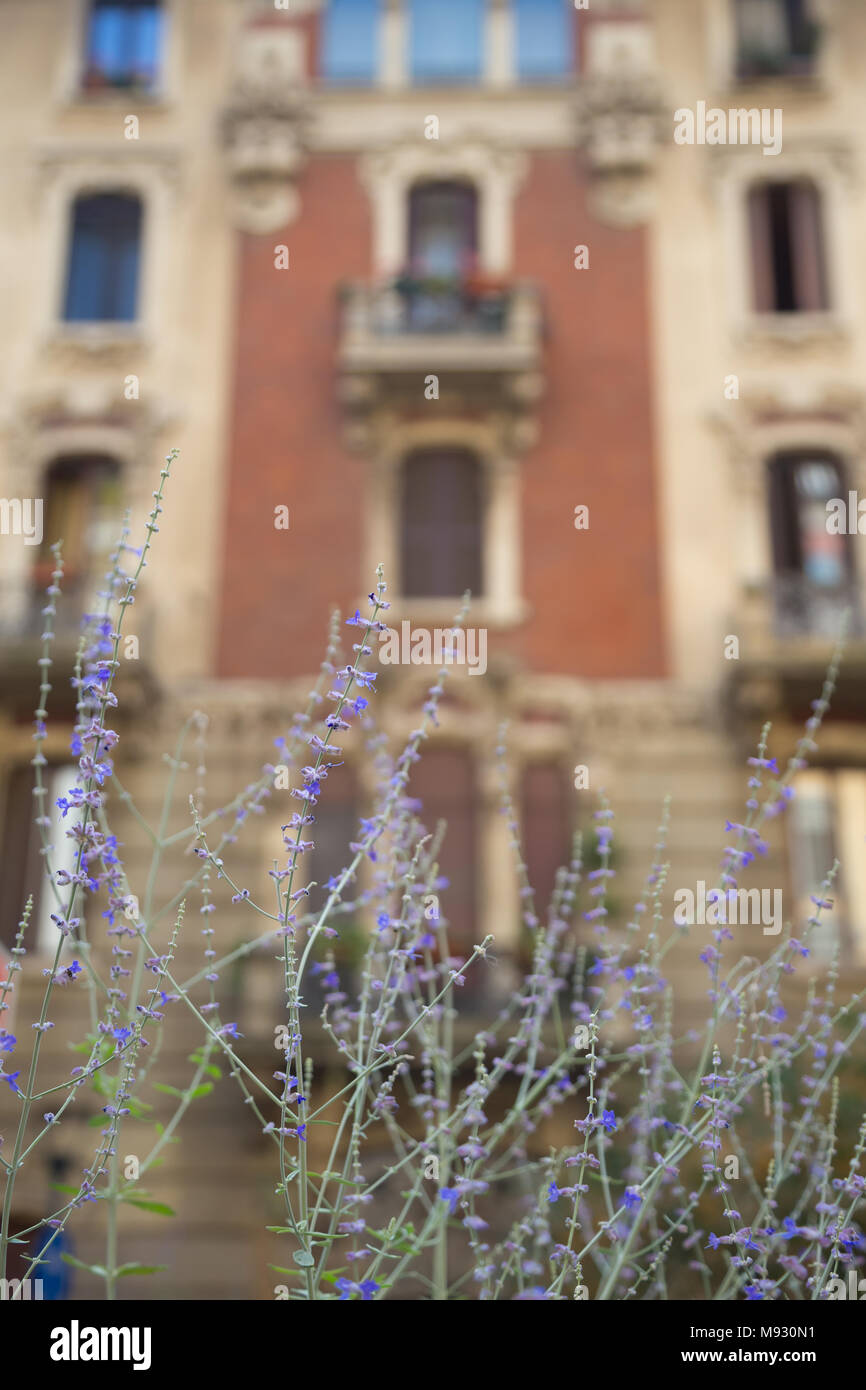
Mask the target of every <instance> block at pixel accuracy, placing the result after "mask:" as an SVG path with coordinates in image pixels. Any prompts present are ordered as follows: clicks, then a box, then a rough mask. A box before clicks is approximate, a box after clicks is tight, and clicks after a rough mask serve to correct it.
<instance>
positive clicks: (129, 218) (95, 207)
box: [63, 193, 141, 323]
mask: <svg viewBox="0 0 866 1390" xmlns="http://www.w3.org/2000/svg"><path fill="white" fill-rule="evenodd" d="M140 253H141V204H140V202H139V201H138V199H137V198H132V197H128V196H126V195H124V194H113V193H101V194H96V195H94V196H93V197H85V198H79V199H78V200H77V201H76V204H75V207H74V209H73V215H72V234H71V239H70V246H69V264H68V270H67V279H66V298H65V303H64V310H63V317H64V319H65V320H66V322H67V323H132V322H134V321H135V318H136V315H137V312H138V281H139V262H140V259H141V255H140Z"/></svg>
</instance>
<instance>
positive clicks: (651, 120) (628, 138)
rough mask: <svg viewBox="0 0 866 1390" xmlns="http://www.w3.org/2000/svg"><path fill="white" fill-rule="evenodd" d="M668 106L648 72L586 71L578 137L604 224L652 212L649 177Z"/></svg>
mask: <svg viewBox="0 0 866 1390" xmlns="http://www.w3.org/2000/svg"><path fill="white" fill-rule="evenodd" d="M663 117H664V107H663V104H662V102H661V99H660V96H659V93H658V88H657V85H656V83H655V81H654V79H653V78H652V77H651V76H650V75H649V74H644V73H636V72H624V73H623V74H622V75H614V74H610V73H604V74H597V75H595V76H593V75H587V76H586V77H584V78H583V79H582V80H581V82H580V85H579V89H578V100H577V138H578V143H579V144H580V145H581V146H582V147H583V148H584V149H585V150H586V155H587V161H588V165H589V171H590V175H591V180H592V182H591V198H592V202H593V206H594V211H595V213H596V215H597V216H598V217H599V219H600V220H601V221H603V222H608V223H612V224H613V225H614V226H634V225H636V224H638V223H640V222H643V221H645V220H646V219H647V217H648V216H649V214H650V211H651V198H650V182H649V175H650V174H651V172H652V167H653V164H654V162H655V154H656V148H657V146H658V145H659V143H660V142H661V139H662V132H663Z"/></svg>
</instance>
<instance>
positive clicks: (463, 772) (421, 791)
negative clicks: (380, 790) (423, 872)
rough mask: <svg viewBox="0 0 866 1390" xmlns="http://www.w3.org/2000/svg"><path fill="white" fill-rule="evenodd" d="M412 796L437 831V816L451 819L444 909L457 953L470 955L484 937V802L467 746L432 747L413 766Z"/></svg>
mask: <svg viewBox="0 0 866 1390" xmlns="http://www.w3.org/2000/svg"><path fill="white" fill-rule="evenodd" d="M409 795H410V796H413V797H418V798H419V799H420V801H421V802H422V806H423V809H422V810H421V811H420V812H419V819H420V820H421V821H422V823H423V824H424V825H425V826H426V827H427V829H428V830H429V831H430V833H431V834H432V833H433V832H435V829H436V823H437V821H439V820H445V821H447V822H448V828H447V830H446V832H445V839H444V841H443V843H442V850H441V853H440V855H439V867H440V872H441V874H442V876H443V877H444V878H447V879H448V882H449V887H448V888H447V889H445V891H444V893H443V894H442V898H441V908H442V914H443V916H445V917H447V919H448V923H449V927H448V940H449V943H450V944H453V946H454V949H455V951H456V952H458V953H459V954H461V955H462V954H465V953H466V952H467V949H471V946H472V945H473V944H474V943H475V941H477V940H478V938H477V937H476V936H475V935H474V933H475V931H476V912H477V899H478V895H477V884H476V874H477V872H478V865H479V845H478V809H479V807H478V795H477V791H476V785H475V770H474V767H473V764H472V759H471V757H470V755H469V753H468V752H466V751H464V750H463V749H462V748H443V747H436V746H433V747H428V748H427V749H426V750H425V751H424V753H423V754H422V756H421V760H420V762H418V763H416V764H415V767H414V768H413V769H412V775H411V777H410V779H409Z"/></svg>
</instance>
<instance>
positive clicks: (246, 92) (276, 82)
mask: <svg viewBox="0 0 866 1390" xmlns="http://www.w3.org/2000/svg"><path fill="white" fill-rule="evenodd" d="M301 42H302V39H301V35H300V34H298V33H297V32H296V31H295V30H292V29H285V30H283V29H273V28H266V29H253V30H249V31H247V32H246V33H245V34H244V35H243V37H242V42H241V47H240V50H239V54H238V70H237V77H236V79H235V83H234V86H233V89H232V94H231V97H230V100H229V103H228V106H227V107H226V109H225V110H224V112H223V116H222V140H223V148H224V155H225V165H226V172H227V174H228V178H229V182H230V185H231V190H232V200H233V206H234V216H235V221H236V223H237V225H238V226H239V227H241V228H243V230H244V231H248V232H252V233H254V234H255V235H259V236H261V235H264V234H266V233H268V232H274V231H277V230H279V228H280V227H284V226H286V224H287V223H289V222H291V221H293V220H294V218H295V217H296V216H297V215H298V212H299V209H300V198H299V195H298V191H297V188H296V180H297V178H298V175H299V174H300V172H301V169H302V168H303V166H304V162H305V159H306V150H305V144H304V135H305V125H306V120H305V103H304V99H303V86H302V83H303V77H302V50H301V47H300V44H301Z"/></svg>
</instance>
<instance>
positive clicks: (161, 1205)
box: [120, 1197, 177, 1216]
mask: <svg viewBox="0 0 866 1390" xmlns="http://www.w3.org/2000/svg"><path fill="white" fill-rule="evenodd" d="M120 1200H121V1201H122V1202H128V1203H129V1205H130V1206H131V1207H140V1208H141V1210H142V1211H154V1212H156V1214H157V1216H176V1215H177V1213H176V1212H175V1210H174V1208H173V1207H169V1206H166V1204H165V1202H151V1201H149V1200H148V1199H147V1198H145V1197H121V1199H120Z"/></svg>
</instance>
